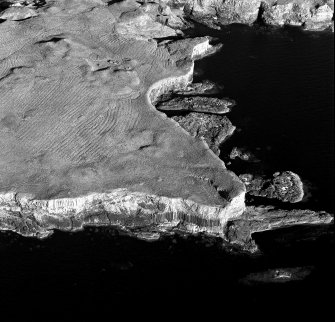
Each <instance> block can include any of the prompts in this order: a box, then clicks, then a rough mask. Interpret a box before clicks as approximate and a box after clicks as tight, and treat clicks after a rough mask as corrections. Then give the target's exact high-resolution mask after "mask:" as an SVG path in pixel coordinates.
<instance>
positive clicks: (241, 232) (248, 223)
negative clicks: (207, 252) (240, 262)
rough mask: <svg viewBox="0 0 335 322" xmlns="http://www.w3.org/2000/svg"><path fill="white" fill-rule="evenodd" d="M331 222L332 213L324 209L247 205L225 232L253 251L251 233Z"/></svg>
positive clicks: (230, 240) (228, 237)
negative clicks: (288, 208) (291, 208)
mask: <svg viewBox="0 0 335 322" xmlns="http://www.w3.org/2000/svg"><path fill="white" fill-rule="evenodd" d="M332 222H334V215H331V214H329V213H327V212H324V211H319V212H316V211H312V210H300V209H295V210H284V209H276V208H274V207H271V206H268V207H254V206H249V207H247V208H246V211H245V212H244V214H243V215H242V216H241V217H240V218H238V219H236V220H232V221H230V222H229V223H228V225H227V228H226V232H225V234H226V239H227V240H228V241H229V242H231V243H237V244H240V245H242V246H245V247H246V248H249V249H250V250H254V251H255V250H257V246H256V245H255V244H254V242H253V240H252V234H253V233H256V232H262V231H268V230H273V229H279V228H285V227H292V226H297V225H306V224H308V225H323V224H330V223H332Z"/></svg>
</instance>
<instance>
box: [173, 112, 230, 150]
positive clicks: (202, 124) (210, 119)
mask: <svg viewBox="0 0 335 322" xmlns="http://www.w3.org/2000/svg"><path fill="white" fill-rule="evenodd" d="M172 119H173V120H174V121H176V122H178V123H179V125H180V126H181V127H182V128H184V129H185V130H186V131H187V132H188V133H190V134H191V136H193V137H198V138H201V139H203V140H204V141H205V142H206V143H207V144H208V146H209V148H210V149H211V150H213V152H214V153H215V154H217V155H218V154H219V153H220V150H219V145H220V144H221V143H222V142H223V141H224V140H225V139H226V138H227V137H229V136H230V135H232V134H233V132H234V130H235V126H234V125H232V123H231V122H230V121H229V119H228V118H227V117H225V116H221V115H210V114H204V113H189V114H188V115H186V116H173V117H172Z"/></svg>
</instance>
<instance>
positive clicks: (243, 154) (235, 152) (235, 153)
mask: <svg viewBox="0 0 335 322" xmlns="http://www.w3.org/2000/svg"><path fill="white" fill-rule="evenodd" d="M229 158H230V159H232V160H235V159H236V158H239V159H241V160H243V161H248V162H260V160H259V159H257V158H256V157H255V156H254V155H253V154H252V153H251V152H249V151H248V150H247V149H246V148H238V147H234V148H233V149H232V150H231V152H230V154H229Z"/></svg>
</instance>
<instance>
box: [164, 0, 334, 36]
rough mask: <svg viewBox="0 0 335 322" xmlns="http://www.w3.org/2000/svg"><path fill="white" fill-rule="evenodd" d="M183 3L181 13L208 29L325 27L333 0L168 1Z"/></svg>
mask: <svg viewBox="0 0 335 322" xmlns="http://www.w3.org/2000/svg"><path fill="white" fill-rule="evenodd" d="M168 2H169V3H171V4H173V3H183V4H184V8H183V10H184V14H185V15H186V16H188V17H190V18H192V19H193V20H196V21H198V22H200V23H203V24H205V25H207V26H209V27H211V28H216V29H218V28H220V26H222V25H227V24H232V23H242V24H248V25H251V24H253V23H256V22H257V23H258V22H261V23H265V24H267V25H274V26H283V25H290V26H303V27H304V28H305V29H308V30H325V29H329V28H332V26H333V14H334V1H333V0H325V1H320V0H279V1H275V0H225V1H223V0H222V1H216V0H202V1H198V0H169V1H168Z"/></svg>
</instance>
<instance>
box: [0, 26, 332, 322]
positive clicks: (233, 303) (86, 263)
mask: <svg viewBox="0 0 335 322" xmlns="http://www.w3.org/2000/svg"><path fill="white" fill-rule="evenodd" d="M192 35H193V36H200V35H211V36H213V37H216V38H217V40H216V41H220V42H222V43H223V44H224V46H223V48H222V50H221V51H220V52H218V53H217V54H215V55H213V56H210V57H208V58H205V59H202V60H199V61H197V62H196V66H195V77H194V81H200V80H204V79H209V80H212V81H215V82H217V83H219V84H221V85H223V90H222V92H221V93H219V94H218V96H222V97H229V98H231V99H234V100H235V101H236V102H237V105H236V106H235V107H233V110H232V112H231V113H229V114H227V116H228V117H229V118H230V120H231V121H232V122H233V124H234V125H235V126H236V127H237V131H236V133H235V134H234V135H233V136H232V137H231V138H230V139H229V140H228V141H227V142H225V143H224V144H223V145H222V147H221V155H220V157H221V158H222V159H223V160H224V161H225V162H226V164H227V167H228V168H229V169H231V170H233V171H236V172H237V173H238V174H239V173H248V172H249V173H258V174H261V175H271V174H273V173H274V172H276V171H283V170H291V171H293V172H296V173H297V174H299V175H300V176H301V178H302V180H303V181H304V183H305V185H306V186H307V187H308V191H307V197H308V198H306V200H304V201H303V202H301V203H298V204H295V205H289V206H288V205H287V204H282V205H280V204H279V206H282V207H286V208H288V207H292V208H294V207H295V208H310V209H315V210H326V211H329V212H333V211H334V204H333V194H334V171H333V164H334V150H333V148H334V147H333V143H334V133H333V130H334V89H333V85H334V79H333V77H334V61H333V52H334V43H333V34H331V33H328V32H318V33H316V32H303V31H300V30H299V29H292V28H290V29H285V28H284V29H280V30H279V29H264V28H249V27H245V26H238V25H237V26H232V27H229V28H225V29H223V30H222V31H211V30H209V29H207V28H204V27H201V26H198V27H197V28H196V29H195V31H193V34H192ZM234 146H237V147H241V148H245V149H248V151H250V152H251V153H253V154H254V155H255V156H256V157H257V158H258V159H259V160H260V162H258V163H248V162H243V161H238V160H234V161H232V160H229V158H228V155H229V153H230V151H231V149H232V148H233V147H234ZM228 162H231V164H229V165H228ZM248 202H249V203H252V202H256V203H260V204H262V203H263V202H266V201H265V200H259V199H256V200H248ZM254 238H255V240H256V242H257V244H258V245H259V248H260V250H261V252H260V253H259V254H256V255H254V256H250V255H249V254H245V253H243V252H241V251H239V250H238V249H236V248H232V247H227V245H224V244H222V241H221V240H220V239H213V238H208V237H206V236H184V235H176V236H167V237H165V238H162V239H161V240H159V241H156V242H147V241H142V240H138V239H135V238H133V237H129V236H127V235H125V234H124V233H122V232H121V231H118V230H116V229H114V228H87V229H85V230H84V231H83V232H78V233H62V232H59V231H56V232H55V233H54V235H53V236H52V237H50V238H48V239H45V240H36V239H31V238H23V237H20V236H18V235H16V234H14V233H10V232H1V233H0V308H1V310H2V309H6V308H7V309H8V308H9V309H10V310H11V315H12V317H15V315H16V314H22V313H23V314H25V315H26V316H28V317H37V316H39V315H40V314H42V313H44V312H47V313H48V314H49V315H47V316H46V320H49V319H51V317H52V316H53V314H56V313H61V314H63V317H64V319H65V318H66V317H70V316H71V315H70V312H72V314H73V315H75V316H76V315H77V316H79V314H86V313H87V314H88V313H89V312H90V313H92V312H93V313H96V314H98V313H101V312H104V313H107V314H108V320H113V318H116V314H117V313H121V314H122V316H123V317H124V318H126V317H127V316H128V315H129V314H134V313H136V314H138V315H144V316H153V317H156V318H157V319H161V318H162V317H164V316H170V315H171V316H174V317H178V316H180V314H181V313H180V312H182V313H183V314H186V315H188V316H189V317H191V316H192V314H195V315H199V316H200V315H203V314H204V315H205V316H206V317H207V318H206V320H209V319H210V317H211V314H213V313H217V314H219V318H220V319H225V318H227V317H230V316H231V315H233V316H234V317H235V318H234V320H237V321H239V317H241V316H242V315H248V316H250V318H251V317H252V316H257V317H258V320H259V318H261V317H262V316H263V317H266V316H269V315H267V314H266V313H265V312H267V311H268V310H270V311H271V312H272V314H273V315H277V314H278V313H280V314H284V315H285V314H286V315H287V316H290V314H291V312H292V310H294V311H295V312H296V313H298V314H300V316H302V312H305V313H307V314H309V313H312V312H313V313H317V314H318V316H319V318H321V317H322V316H323V315H324V314H328V313H329V312H330V313H331V311H332V309H331V307H332V304H333V293H334V254H333V250H334V227H333V226H328V227H322V226H313V227H309V226H304V227H299V228H287V229H280V230H277V231H272V232H265V233H258V234H255V236H254ZM278 269H279V270H280V269H293V271H294V272H298V277H297V278H296V279H295V280H293V281H288V282H277V281H276V280H274V279H273V278H271V277H269V276H271V272H273V271H274V270H275V271H276V270H278ZM269 272H270V273H269ZM299 272H300V273H299ZM137 304H140V305H141V308H140V309H138V308H137V306H136V305H137ZM135 306H136V309H135ZM124 307H126V309H124ZM157 310H158V311H161V314H160V315H154V313H153V312H156V311H157ZM320 321H321V320H320Z"/></svg>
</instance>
